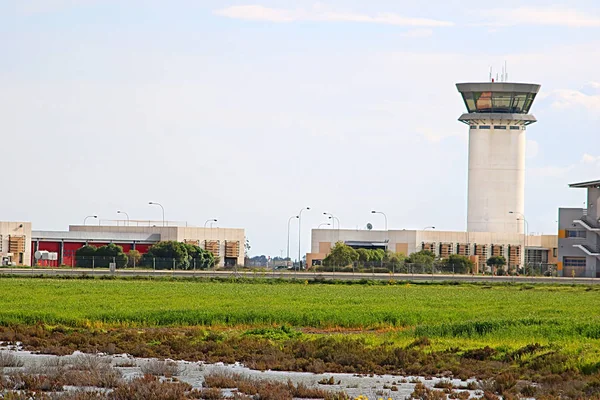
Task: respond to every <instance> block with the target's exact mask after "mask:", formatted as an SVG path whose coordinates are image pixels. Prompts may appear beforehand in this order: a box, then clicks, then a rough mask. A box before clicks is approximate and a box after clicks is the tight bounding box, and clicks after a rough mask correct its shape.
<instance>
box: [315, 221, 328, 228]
mask: <svg viewBox="0 0 600 400" xmlns="http://www.w3.org/2000/svg"><path fill="white" fill-rule="evenodd" d="M323 225H325V226H331V224H330V223H328V222H323V223H322V224H319V226H318V227H317V229H321V227H322V226H323Z"/></svg>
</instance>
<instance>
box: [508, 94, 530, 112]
mask: <svg viewBox="0 0 600 400" xmlns="http://www.w3.org/2000/svg"><path fill="white" fill-rule="evenodd" d="M525 100H527V94H526V93H515V96H514V97H513V101H512V106H511V109H512V112H514V113H522V112H523V107H525Z"/></svg>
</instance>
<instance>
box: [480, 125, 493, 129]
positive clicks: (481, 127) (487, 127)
mask: <svg viewBox="0 0 600 400" xmlns="http://www.w3.org/2000/svg"><path fill="white" fill-rule="evenodd" d="M479 129H490V126H489V125H480V126H479Z"/></svg>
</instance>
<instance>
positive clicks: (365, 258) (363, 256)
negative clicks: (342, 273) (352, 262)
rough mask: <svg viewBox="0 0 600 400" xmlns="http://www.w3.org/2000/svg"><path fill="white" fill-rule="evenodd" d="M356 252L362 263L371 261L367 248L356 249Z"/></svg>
mask: <svg viewBox="0 0 600 400" xmlns="http://www.w3.org/2000/svg"><path fill="white" fill-rule="evenodd" d="M356 252H357V253H358V261H360V262H362V263H367V262H369V261H371V252H370V251H369V250H367V249H356Z"/></svg>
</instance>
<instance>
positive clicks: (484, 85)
mask: <svg viewBox="0 0 600 400" xmlns="http://www.w3.org/2000/svg"><path fill="white" fill-rule="evenodd" d="M540 87H541V86H540V85H537V84H535V83H510V82H469V83H457V84H456V88H457V89H458V91H459V92H461V93H464V92H518V93H538V92H539V91H540Z"/></svg>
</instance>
